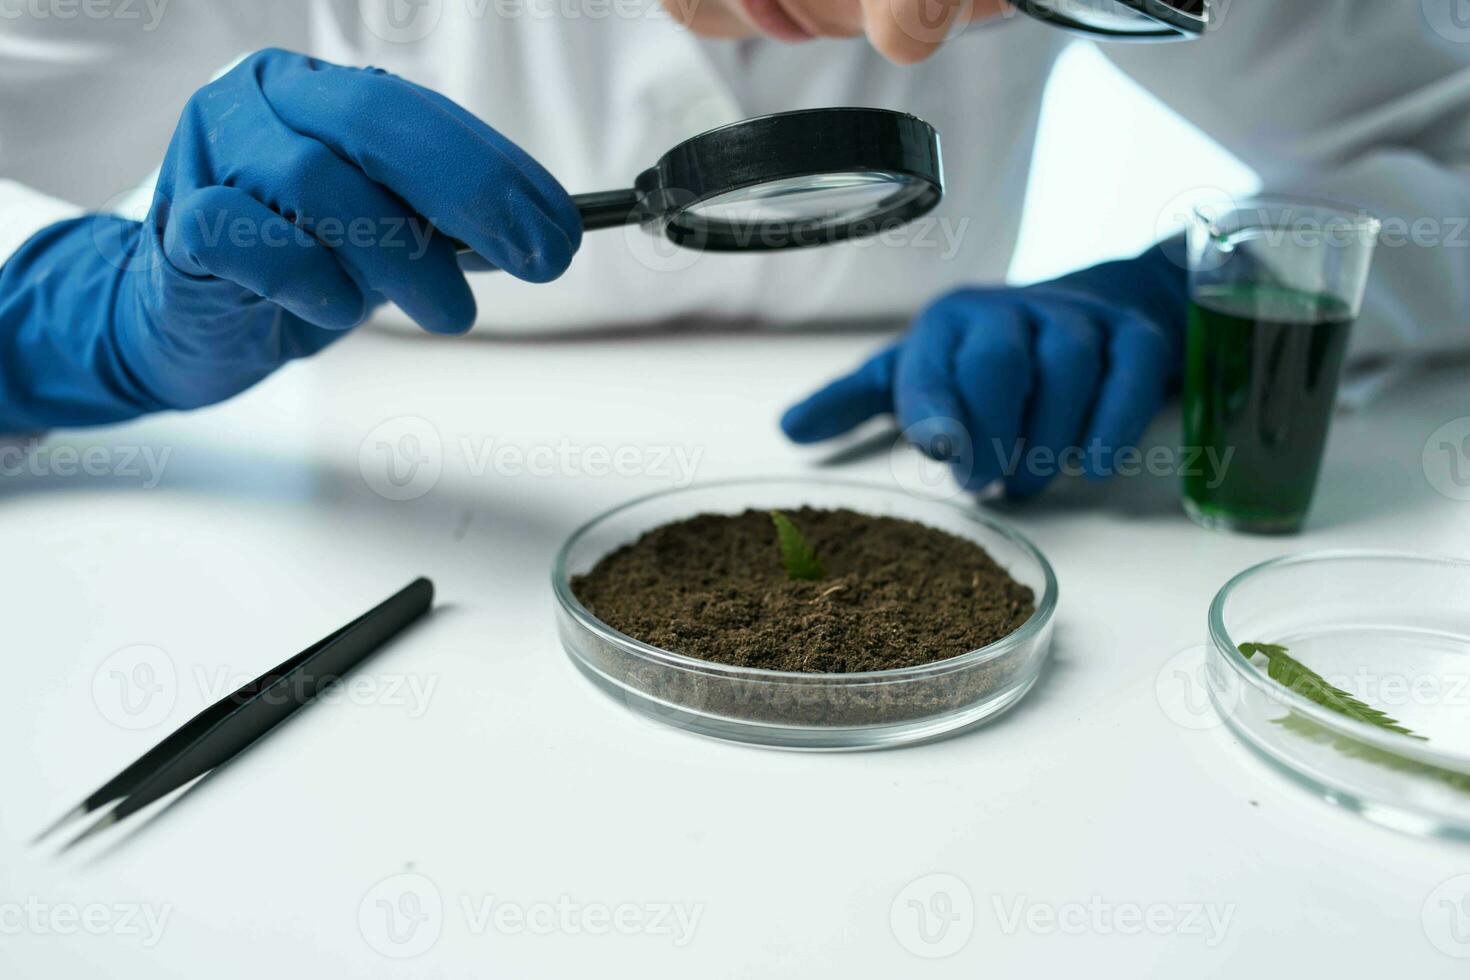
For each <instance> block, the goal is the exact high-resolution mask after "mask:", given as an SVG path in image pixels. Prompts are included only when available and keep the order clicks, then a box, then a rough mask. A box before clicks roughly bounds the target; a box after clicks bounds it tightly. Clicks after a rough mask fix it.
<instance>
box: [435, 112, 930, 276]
mask: <svg viewBox="0 0 1470 980" xmlns="http://www.w3.org/2000/svg"><path fill="white" fill-rule="evenodd" d="M943 196H944V167H943V164H942V162H941V160H940V153H939V134H938V133H936V132H935V131H934V127H932V126H930V125H929V124H928V123H926V122H924V121H923V120H922V119H919V118H918V117H917V116H911V115H908V114H907V113H903V112H893V111H890V110H887V109H859V108H841V109H806V110H799V111H796V112H779V113H775V114H773V115H769V116H756V117H755V118H753V119H745V120H742V121H741V122H736V123H731V124H730V125H728V126H721V127H720V128H718V129H711V130H709V131H708V132H705V133H701V134H699V135H698V136H695V137H692V138H690V139H687V140H685V141H684V142H683V143H680V144H679V145H678V146H676V147H674V148H673V149H672V150H670V151H669V152H668V153H665V154H664V155H663V157H662V158H661V159H660V160H659V161H658V163H656V164H655V165H654V166H652V167H650V168H648V169H647V170H645V171H643V173H641V174H639V175H638V178H637V180H635V181H634V183H633V186H632V187H630V188H628V189H626V190H616V191H601V192H598V193H594V194H575V195H573V196H572V200H573V201H574V202H575V203H576V205H577V210H578V211H579V212H580V213H581V215H582V227H583V228H584V229H585V230H587V231H596V230H598V229H602V228H618V227H622V226H624V225H629V224H641V225H644V226H645V227H646V228H647V229H648V230H649V231H652V232H653V233H655V234H660V235H664V236H666V237H667V238H668V239H669V240H670V241H672V242H674V243H675V244H676V245H680V246H683V247H685V248H692V249H703V250H704V251H709V252H763V251H772V250H776V249H787V248H807V247H810V246H814V245H827V244H831V243H834V242H841V241H850V240H855V239H859V238H866V237H868V236H870V235H876V234H879V233H881V232H884V231H887V230H889V229H892V228H896V227H900V226H902V225H905V224H907V223H908V222H910V221H913V220H914V219H915V218H918V217H920V216H922V215H924V214H927V213H928V212H929V211H931V210H933V209H934V207H935V205H937V204H938V203H939V201H940V198H942V197H943ZM460 250H461V251H467V250H468V249H467V248H466V247H465V246H463V245H461V246H460Z"/></svg>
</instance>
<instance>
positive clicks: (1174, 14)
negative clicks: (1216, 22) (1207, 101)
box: [1010, 0, 1213, 41]
mask: <svg viewBox="0 0 1470 980" xmlns="http://www.w3.org/2000/svg"><path fill="white" fill-rule="evenodd" d="M1010 2H1011V6H1013V7H1015V8H1016V9H1017V10H1020V11H1021V12H1022V13H1024V14H1027V15H1029V16H1031V17H1034V18H1036V19H1037V20H1044V21H1046V22H1047V23H1049V24H1054V25H1056V26H1057V27H1061V28H1064V29H1066V30H1070V31H1076V32H1077V33H1079V34H1086V35H1088V36H1090V37H1104V38H1110V39H1112V40H1115V41H1182V40H1187V39H1190V38H1196V37H1199V36H1200V35H1201V34H1203V33H1205V31H1207V30H1209V27H1210V11H1211V7H1212V6H1213V0H1201V2H1200V7H1201V10H1202V11H1203V12H1202V13H1198V14H1194V13H1190V12H1189V11H1187V10H1181V9H1180V8H1179V7H1178V6H1176V5H1175V4H1173V3H1170V2H1168V0H1113V2H1114V3H1116V4H1118V5H1119V6H1123V7H1127V8H1128V9H1129V10H1132V11H1133V12H1134V13H1138V14H1142V15H1143V16H1145V17H1147V18H1148V19H1149V20H1152V21H1153V22H1154V23H1156V24H1157V25H1158V28H1157V29H1155V30H1151V31H1122V30H1112V29H1110V28H1106V27H1097V26H1096V25H1093V24H1088V23H1086V22H1084V21H1081V20H1078V19H1077V18H1075V17H1071V16H1069V15H1067V14H1066V13H1065V12H1064V11H1061V10H1057V9H1055V8H1052V7H1048V6H1046V5H1045V4H1044V3H1043V2H1041V0H1010Z"/></svg>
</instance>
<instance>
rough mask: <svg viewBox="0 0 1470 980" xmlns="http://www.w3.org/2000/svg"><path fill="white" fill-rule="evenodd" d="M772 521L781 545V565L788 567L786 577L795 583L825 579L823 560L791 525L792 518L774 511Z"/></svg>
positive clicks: (825, 571) (794, 526) (825, 572)
mask: <svg viewBox="0 0 1470 980" xmlns="http://www.w3.org/2000/svg"><path fill="white" fill-rule="evenodd" d="M771 521H772V522H773V523H774V524H775V525H776V540H777V541H779V542H780V544H781V564H783V565H785V566H786V577H787V578H789V579H791V580H792V581H793V582H816V581H820V580H821V579H823V578H825V577H826V575H827V570H826V569H825V568H823V567H822V559H820V558H818V557H817V553H816V552H815V551H813V550H812V546H811V545H810V544H807V540H806V538H805V537H803V536H802V533H801V532H800V531H799V530H797V528H796V525H795V524H792V523H791V518H789V517H787V516H786V515H785V514H783V513H781V512H780V511H779V510H773V511H771Z"/></svg>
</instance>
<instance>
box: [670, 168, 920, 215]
mask: <svg viewBox="0 0 1470 980" xmlns="http://www.w3.org/2000/svg"><path fill="white" fill-rule="evenodd" d="M914 184H915V181H913V180H912V179H911V178H907V177H902V176H899V175H897V174H884V173H875V172H872V171H865V172H858V173H848V174H815V175H811V176H805V177H786V178H784V179H782V180H773V181H771V182H769V183H765V184H756V185H754V186H752V187H741V188H738V189H736V190H732V191H726V192H725V193H724V194H717V195H715V196H714V197H712V198H710V199H709V200H706V201H701V202H699V203H698V204H694V205H691V206H690V207H689V208H688V211H687V213H688V214H689V215H691V216H693V217H695V218H697V219H698V220H700V221H706V222H716V221H718V222H722V223H725V224H731V225H761V224H780V223H791V222H811V221H819V222H822V223H824V224H839V223H843V224H845V223H849V222H853V221H860V220H863V219H868V218H872V217H873V216H874V215H875V214H881V213H882V212H883V211H885V210H887V209H888V208H890V207H892V206H893V205H894V204H895V203H897V202H896V201H895V200H894V199H895V197H898V198H900V199H902V200H908V199H910V197H911V194H912V193H914V192H915V191H911V188H912V187H913V185H914Z"/></svg>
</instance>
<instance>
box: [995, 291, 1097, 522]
mask: <svg viewBox="0 0 1470 980" xmlns="http://www.w3.org/2000/svg"><path fill="white" fill-rule="evenodd" d="M1035 315H1036V317H1037V329H1036V337H1035V340H1034V341H1033V344H1032V353H1033V354H1034V356H1035V360H1036V390H1035V391H1034V392H1033V393H1032V395H1031V404H1030V407H1029V408H1028V409H1027V413H1026V423H1025V428H1024V430H1023V431H1024V433H1025V442H1024V445H1025V447H1026V452H1027V454H1028V456H1027V457H1025V458H1023V459H1022V460H1021V462H1022V464H1023V465H1021V466H1020V467H1019V468H1017V469H1016V470H1015V471H1014V472H1012V473H1008V474H1007V476H1006V491H1007V492H1008V493H1009V494H1010V495H1011V496H1014V497H1029V496H1034V495H1035V494H1037V493H1040V492H1041V490H1042V489H1044V488H1045V487H1046V485H1047V483H1049V482H1050V481H1051V478H1052V477H1053V476H1054V475H1055V474H1056V473H1057V472H1058V471H1059V465H1060V460H1061V454H1062V453H1063V452H1065V451H1066V450H1067V449H1068V448H1070V447H1073V446H1075V445H1076V444H1077V440H1078V439H1079V438H1080V437H1081V436H1082V432H1083V429H1084V427H1085V426H1086V425H1087V417H1088V415H1089V413H1090V412H1091V410H1092V401H1093V396H1094V395H1096V394H1097V386H1098V380H1099V378H1101V376H1102V368H1103V330H1102V327H1101V325H1100V324H1098V323H1097V322H1095V321H1094V320H1093V319H1092V317H1091V316H1090V315H1088V313H1086V312H1084V311H1082V310H1080V309H1077V308H1075V307H1071V306H1067V305H1062V304H1058V303H1048V304H1046V306H1045V308H1044V309H1037V310H1035ZM1032 450H1044V451H1045V452H1046V453H1047V455H1048V456H1049V457H1050V461H1049V462H1048V461H1046V460H1042V459H1038V461H1037V465H1036V466H1028V465H1025V463H1026V460H1027V459H1029V454H1030V453H1031V451H1032Z"/></svg>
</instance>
